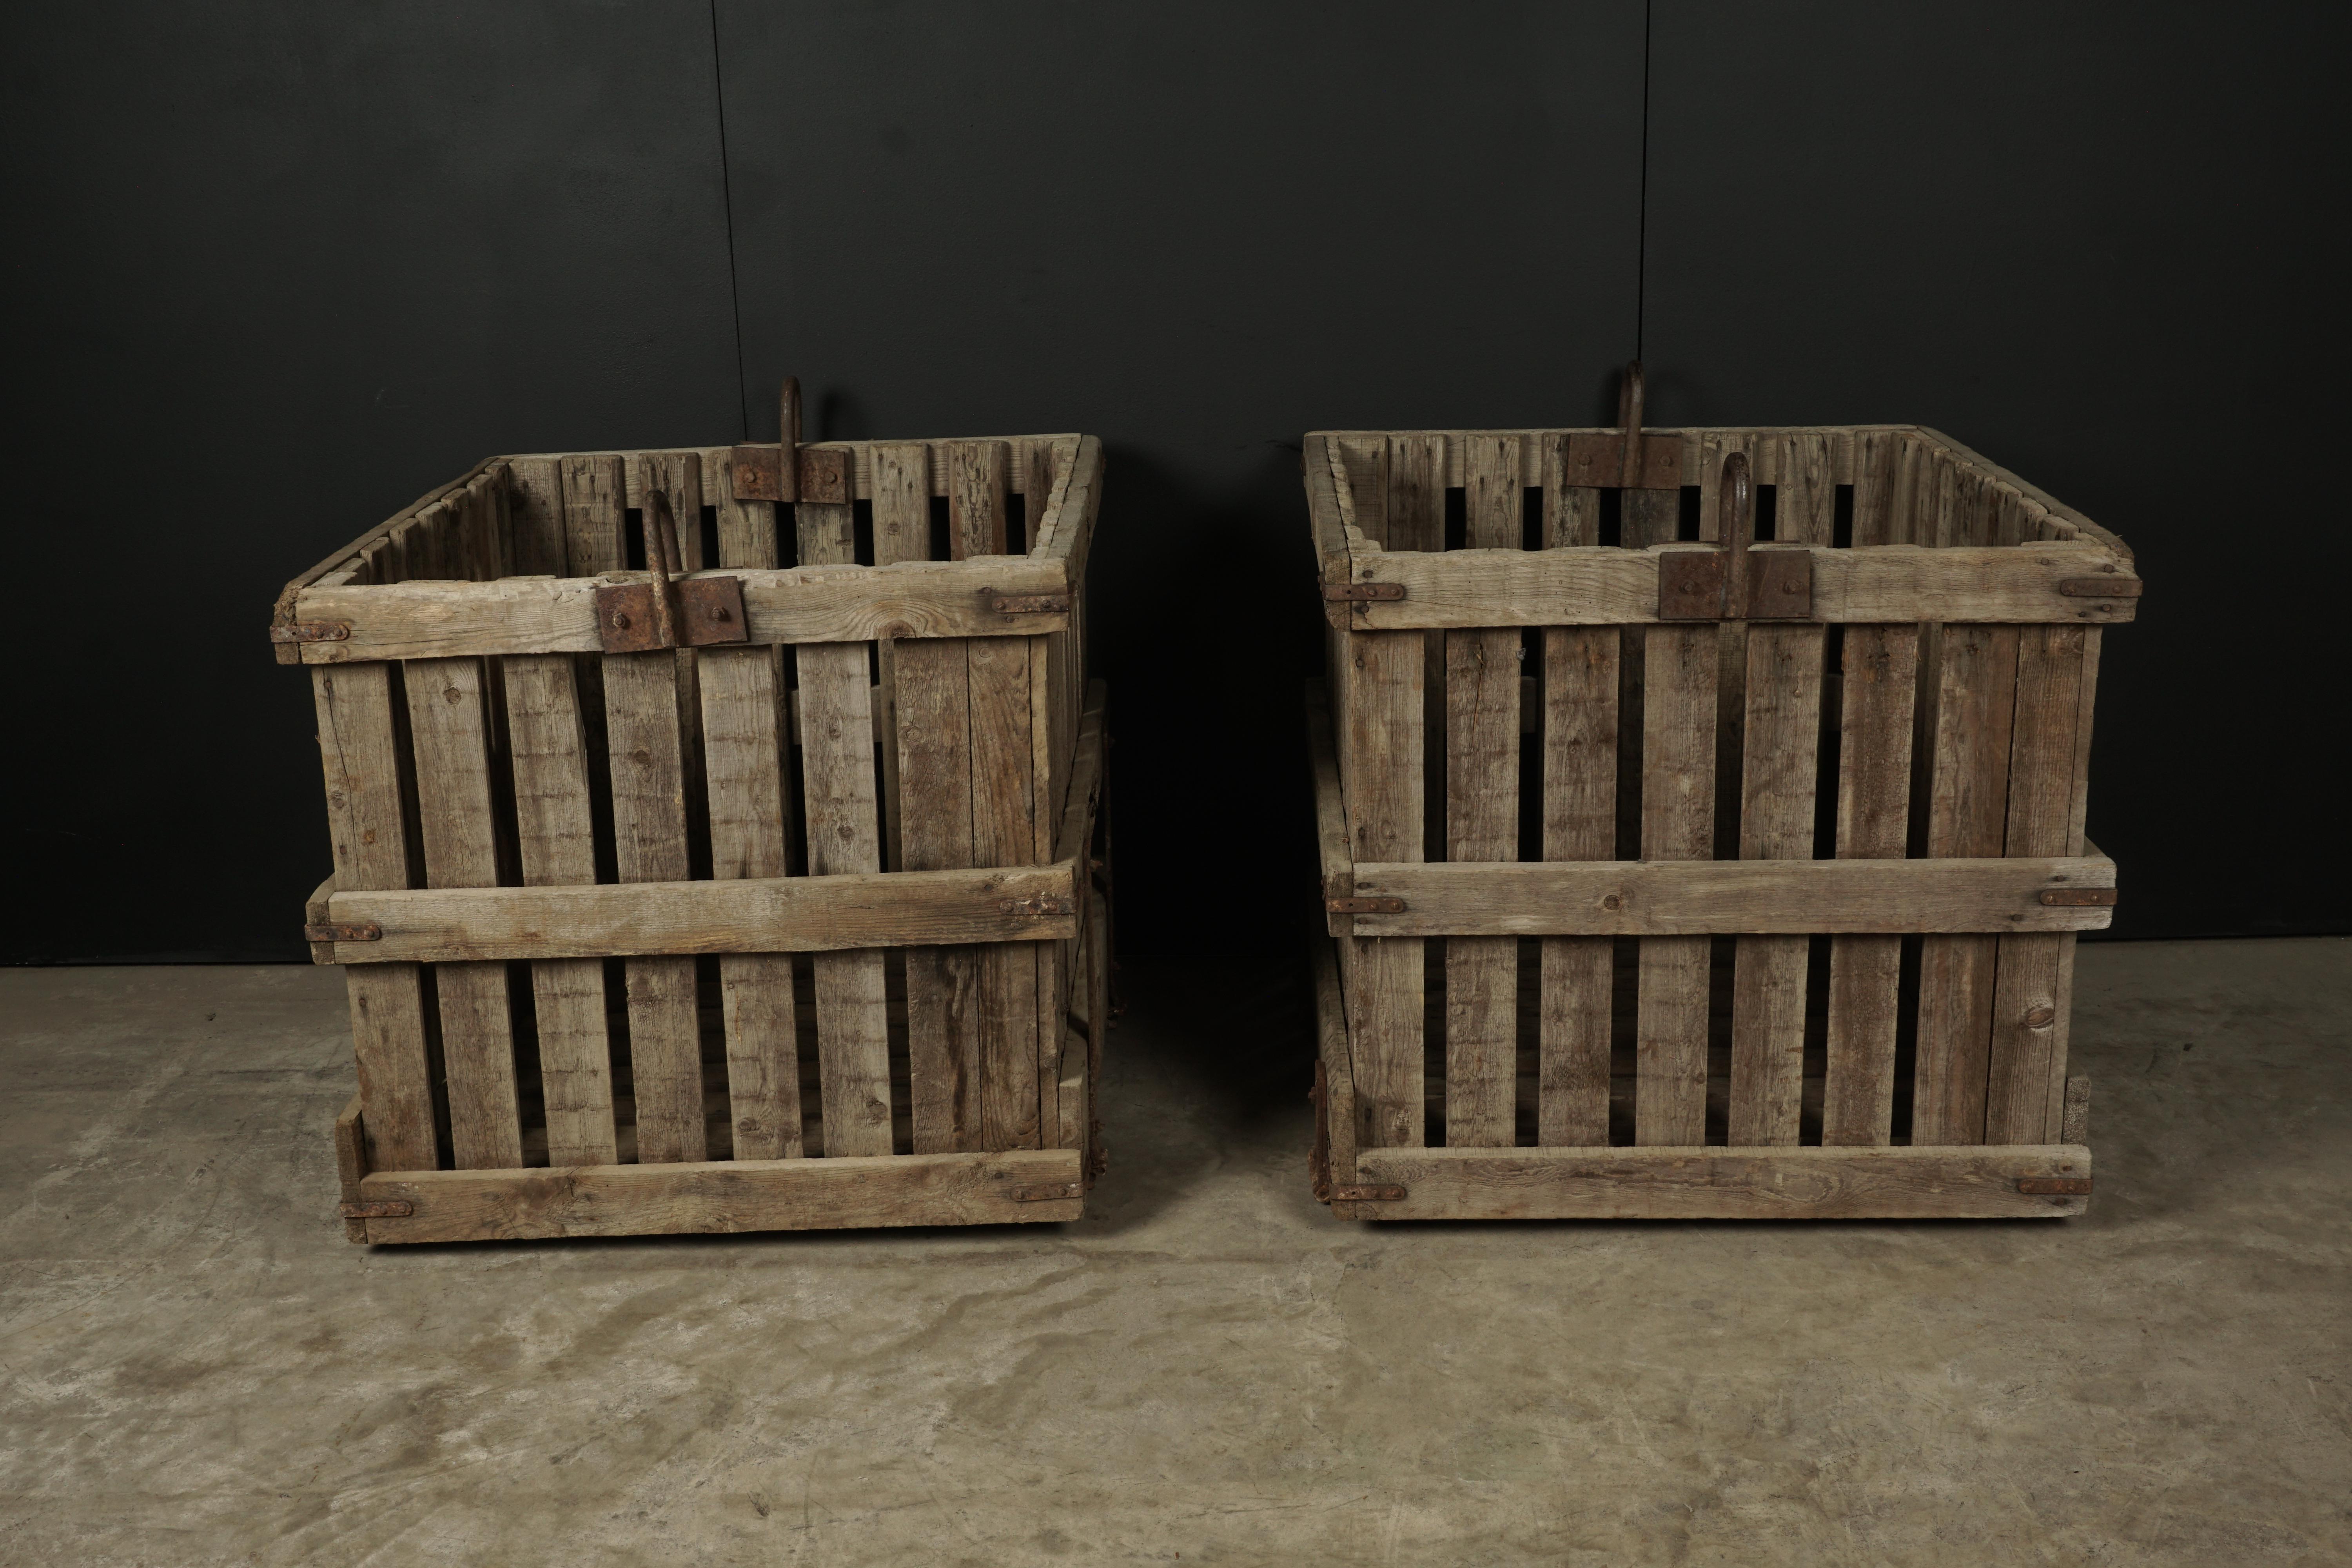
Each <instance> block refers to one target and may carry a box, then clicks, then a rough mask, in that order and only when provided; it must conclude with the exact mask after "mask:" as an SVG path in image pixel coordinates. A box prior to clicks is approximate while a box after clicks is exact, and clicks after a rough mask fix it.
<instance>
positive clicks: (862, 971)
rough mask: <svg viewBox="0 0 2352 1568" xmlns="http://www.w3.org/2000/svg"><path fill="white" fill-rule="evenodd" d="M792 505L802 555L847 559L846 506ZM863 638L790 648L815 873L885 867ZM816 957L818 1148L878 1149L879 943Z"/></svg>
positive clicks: (886, 1036)
mask: <svg viewBox="0 0 2352 1568" xmlns="http://www.w3.org/2000/svg"><path fill="white" fill-rule="evenodd" d="M793 512H794V522H795V524H796V526H797V527H798V529H799V531H800V558H801V561H802V563H803V564H806V565H846V564H848V563H850V562H852V561H853V560H854V559H855V557H854V556H853V555H852V553H851V544H852V535H851V529H852V511H851V509H850V508H849V507H846V506H832V505H818V504H815V503H814V502H810V501H803V502H801V503H800V504H799V505H798V506H796V507H795V508H794V509H793ZM867 647H868V645H867V644H865V643H862V642H856V643H803V644H802V645H801V646H800V647H797V648H795V649H794V650H793V658H794V661H795V664H796V666H797V668H798V671H799V675H800V704H801V778H802V798H803V801H804V803H805V809H806V812H807V817H808V846H809V872H810V874H811V875H812V876H819V877H823V876H834V875H840V874H844V873H852V872H861V871H878V870H880V869H881V868H882V838H881V834H882V825H881V816H880V811H879V803H878V799H877V793H876V781H875V747H874V708H873V695H872V694H873V684H872V675H871V671H870V669H869V666H868V656H867V653H866V648H867ZM813 963H814V969H815V975H816V1040H817V1084H818V1093H819V1097H820V1101H821V1110H822V1113H823V1115H824V1152H825V1153H826V1154H827V1155H828V1156H836V1157H837V1156H840V1155H844V1154H887V1153H889V1152H891V1142H890V1032H889V1003H888V998H887V984H886V981H885V978H884V974H885V969H884V963H883V956H882V952H881V950H880V949H878V948H856V949H852V950H850V951H847V952H820V953H816V954H814V958H813Z"/></svg>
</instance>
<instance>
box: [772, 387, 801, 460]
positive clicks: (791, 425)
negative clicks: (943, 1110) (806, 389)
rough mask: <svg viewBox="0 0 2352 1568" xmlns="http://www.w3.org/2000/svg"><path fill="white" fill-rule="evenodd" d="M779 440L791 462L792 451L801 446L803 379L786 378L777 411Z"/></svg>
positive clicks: (787, 458)
mask: <svg viewBox="0 0 2352 1568" xmlns="http://www.w3.org/2000/svg"><path fill="white" fill-rule="evenodd" d="M776 430H777V432H778V437H777V438H778V439H779V440H781V441H782V443H783V445H784V447H785V448H786V452H787V457H786V460H787V461H790V455H789V454H790V449H791V448H792V447H797V446H799V445H800V444H801V378H800V377H799V376H796V375H788V376H786V377H784V390H783V395H782V397H781V398H780V399H779V400H778V404H777V409H776Z"/></svg>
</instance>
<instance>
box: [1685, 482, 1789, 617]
mask: <svg viewBox="0 0 2352 1568" xmlns="http://www.w3.org/2000/svg"><path fill="white" fill-rule="evenodd" d="M1717 497H1718V500H1717V509H1716V515H1717V525H1716V527H1717V532H1719V533H1720V534H1721V535H1722V536H1723V542H1722V543H1721V544H1720V545H1718V546H1717V547H1716V548H1715V549H1712V550H1668V551H1665V552H1662V553H1661V554H1660V555H1659V557H1658V619H1660V620H1662V621H1810V620H1811V619H1812V618H1813V556H1812V552H1811V551H1809V550H1764V551H1750V550H1749V549H1748V542H1750V541H1751V540H1753V539H1754V538H1755V536H1756V511H1755V487H1754V486H1753V485H1752V484H1750V483H1749V482H1748V454H1747V453H1745V452H1731V453H1727V454H1726V455H1725V457H1724V459H1723V482H1722V486H1721V488H1720V489H1718V490H1717Z"/></svg>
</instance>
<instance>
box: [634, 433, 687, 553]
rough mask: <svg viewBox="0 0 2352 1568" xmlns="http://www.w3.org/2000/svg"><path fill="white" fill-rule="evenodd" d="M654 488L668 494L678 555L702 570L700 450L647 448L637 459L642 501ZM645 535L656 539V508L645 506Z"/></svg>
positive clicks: (649, 540) (648, 539)
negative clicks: (675, 450) (673, 450)
mask: <svg viewBox="0 0 2352 1568" xmlns="http://www.w3.org/2000/svg"><path fill="white" fill-rule="evenodd" d="M655 490H659V491H661V492H662V493H663V494H664V495H666V496H667V497H668V498H669V509H670V514H671V517H672V519H673V520H674V521H676V522H677V558H678V560H679V562H680V563H682V564H683V565H684V566H685V567H686V569H687V570H688V572H699V571H701V570H702V567H703V560H702V456H701V454H700V453H698V452H646V453H642V454H640V455H639V457H638V459H637V489H635V491H634V492H633V493H634V494H635V496H636V497H637V498H638V500H639V501H640V502H641V503H642V502H643V501H644V499H645V498H646V496H649V495H650V494H652V493H653V492H654V491H655ZM644 527H645V535H646V540H647V541H648V547H650V542H651V540H652V539H653V536H654V535H653V527H654V520H653V511H652V509H651V508H650V507H649V506H647V507H646V508H645V523H644Z"/></svg>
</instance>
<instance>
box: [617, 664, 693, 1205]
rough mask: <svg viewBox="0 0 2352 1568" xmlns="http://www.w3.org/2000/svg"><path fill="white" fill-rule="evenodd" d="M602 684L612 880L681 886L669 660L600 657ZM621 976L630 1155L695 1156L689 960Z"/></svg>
mask: <svg viewBox="0 0 2352 1568" xmlns="http://www.w3.org/2000/svg"><path fill="white" fill-rule="evenodd" d="M677 683H678V663H677V655H676V654H674V653H668V652H658V653H621V654H607V655H606V656H605V657H604V726H605V734H606V737H607V746H608V751H609V754H610V757H611V763H612V774H613V837H614V849H615V851H616V864H617V868H618V870H619V873H620V879H621V880H622V881H624V882H682V881H684V880H685V879H686V878H687V874H688V859H687V824H686V757H685V742H684V728H683V725H682V723H681V720H680V715H679V704H678V689H677ZM605 951H607V952H610V951H612V950H611V949H609V948H608V949H606V950H605ZM625 974H626V976H627V982H628V1013H629V1064H630V1078H631V1080H632V1084H633V1092H634V1094H635V1101H636V1126H637V1158H638V1159H640V1160H645V1161H656V1162H671V1161H687V1160H700V1159H703V1158H705V1157H706V1154H707V1152H708V1150H709V1141H708V1134H707V1131H706V1130H705V1128H704V1125H703V1115H702V1047H701V1026H700V1018H699V1016H698V1008H697V997H696V984H695V973H694V960H693V959H691V958H673V957H664V958H632V959H629V960H628V961H627V963H626V964H625Z"/></svg>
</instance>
